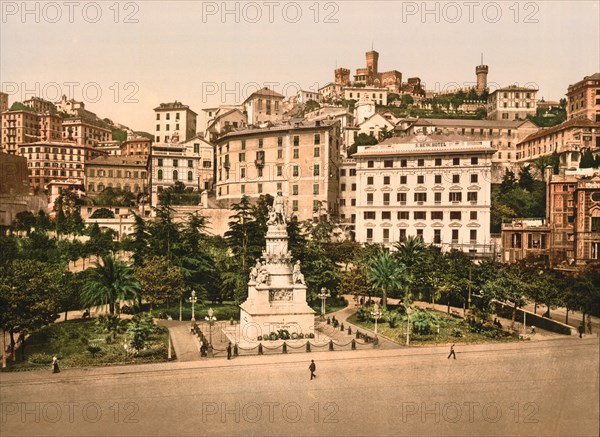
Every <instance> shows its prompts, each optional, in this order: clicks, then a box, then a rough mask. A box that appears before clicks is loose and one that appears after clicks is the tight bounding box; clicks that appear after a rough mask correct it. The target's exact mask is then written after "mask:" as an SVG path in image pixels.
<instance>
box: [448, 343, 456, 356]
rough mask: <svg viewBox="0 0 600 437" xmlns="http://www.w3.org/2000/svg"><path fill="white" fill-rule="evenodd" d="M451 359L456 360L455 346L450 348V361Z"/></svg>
mask: <svg viewBox="0 0 600 437" xmlns="http://www.w3.org/2000/svg"><path fill="white" fill-rule="evenodd" d="M450 357H454V359H456V353H455V352H454V345H452V346H450V354H449V355H448V359H450Z"/></svg>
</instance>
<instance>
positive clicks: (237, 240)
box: [225, 196, 261, 273]
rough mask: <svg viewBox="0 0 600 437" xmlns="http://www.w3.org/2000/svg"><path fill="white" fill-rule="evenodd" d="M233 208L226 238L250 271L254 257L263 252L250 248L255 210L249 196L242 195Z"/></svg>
mask: <svg viewBox="0 0 600 437" xmlns="http://www.w3.org/2000/svg"><path fill="white" fill-rule="evenodd" d="M231 209H232V210H233V211H234V214H233V215H232V216H230V217H229V218H230V221H229V223H228V226H229V230H228V231H227V232H225V240H226V241H227V245H228V246H229V248H230V249H231V250H232V252H233V254H234V256H235V257H236V258H238V260H239V262H240V265H241V267H242V270H243V272H244V273H245V272H246V270H248V271H249V266H251V265H253V261H254V259H255V258H258V257H260V254H261V253H260V252H259V253H256V252H255V250H254V251H251V250H250V244H251V242H250V239H251V237H252V234H253V228H254V226H252V224H253V222H254V221H255V218H254V215H253V212H254V211H253V208H252V204H251V203H250V199H249V197H248V196H242V198H241V200H240V201H239V202H238V203H234V204H233V205H232V206H231Z"/></svg>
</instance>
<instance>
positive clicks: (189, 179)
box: [188, 171, 194, 181]
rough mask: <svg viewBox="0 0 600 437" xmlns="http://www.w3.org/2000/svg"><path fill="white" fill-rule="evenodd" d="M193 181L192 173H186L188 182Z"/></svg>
mask: <svg viewBox="0 0 600 437" xmlns="http://www.w3.org/2000/svg"><path fill="white" fill-rule="evenodd" d="M193 180H194V173H192V172H191V171H188V181H193Z"/></svg>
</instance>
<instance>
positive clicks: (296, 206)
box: [292, 200, 298, 211]
mask: <svg viewBox="0 0 600 437" xmlns="http://www.w3.org/2000/svg"><path fill="white" fill-rule="evenodd" d="M292 211H298V201H297V200H292Z"/></svg>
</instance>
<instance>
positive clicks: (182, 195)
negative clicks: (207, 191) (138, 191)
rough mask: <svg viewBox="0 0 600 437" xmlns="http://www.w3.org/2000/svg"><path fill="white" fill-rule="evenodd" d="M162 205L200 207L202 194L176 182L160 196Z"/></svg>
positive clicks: (159, 199)
mask: <svg viewBox="0 0 600 437" xmlns="http://www.w3.org/2000/svg"><path fill="white" fill-rule="evenodd" d="M158 201H159V203H160V204H161V205H167V206H168V205H198V204H199V203H200V193H199V192H198V191H194V189H193V188H191V187H186V186H185V184H184V183H183V182H181V181H177V182H175V183H174V184H173V185H171V186H170V187H167V188H165V189H164V190H163V191H162V192H160V193H159V194H158Z"/></svg>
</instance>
